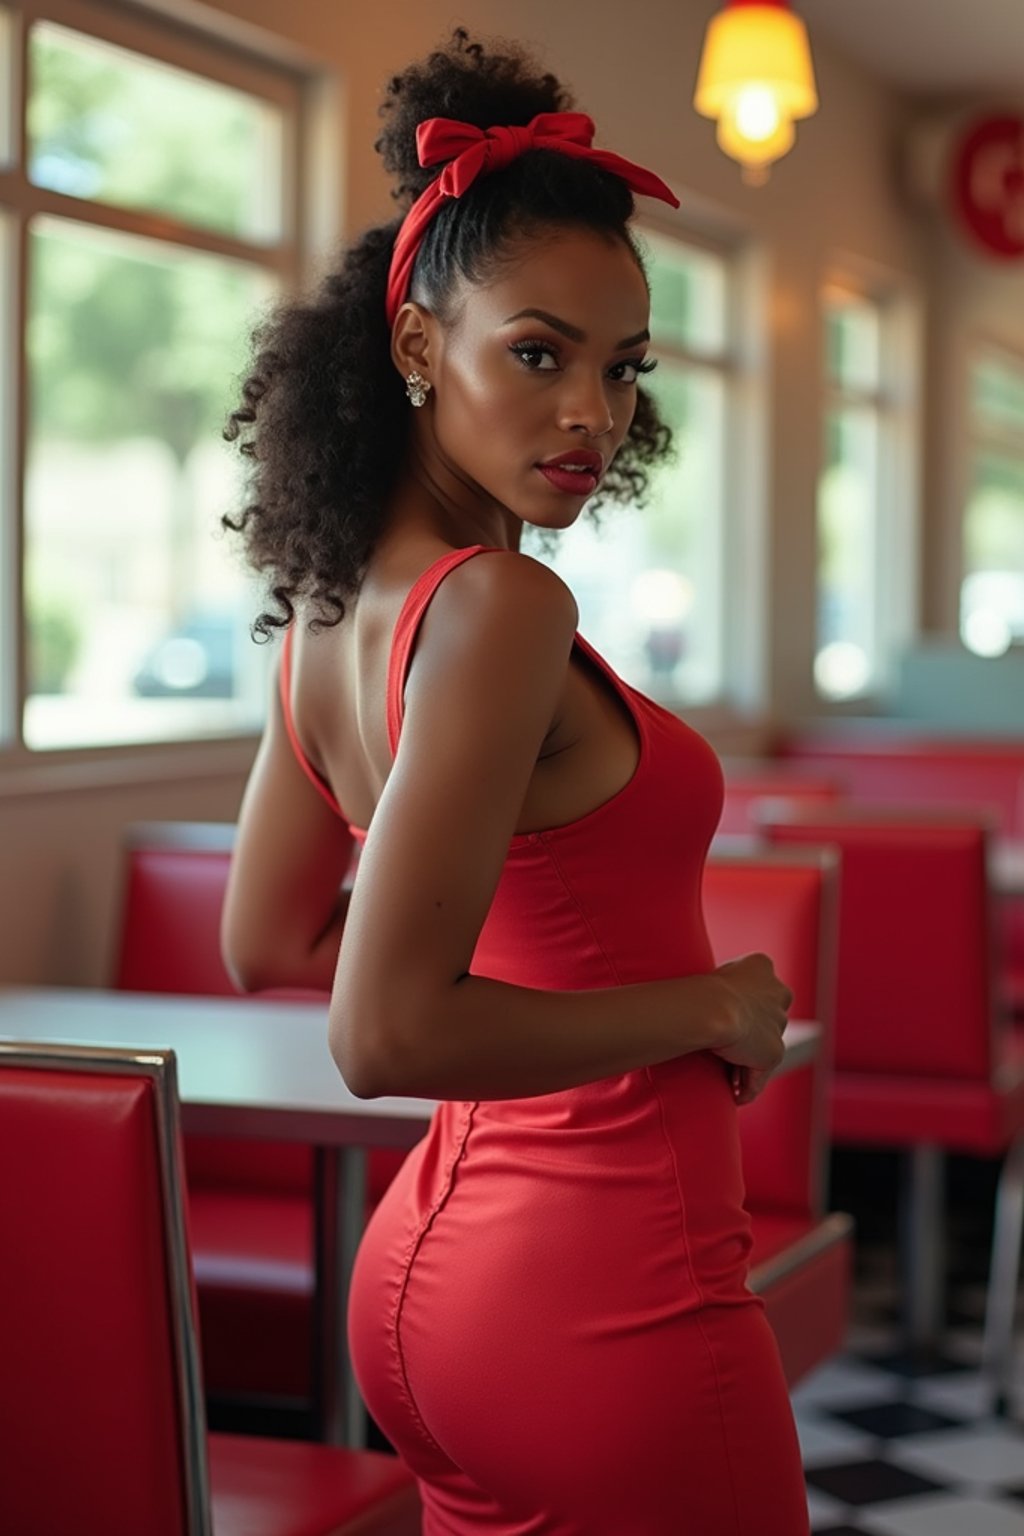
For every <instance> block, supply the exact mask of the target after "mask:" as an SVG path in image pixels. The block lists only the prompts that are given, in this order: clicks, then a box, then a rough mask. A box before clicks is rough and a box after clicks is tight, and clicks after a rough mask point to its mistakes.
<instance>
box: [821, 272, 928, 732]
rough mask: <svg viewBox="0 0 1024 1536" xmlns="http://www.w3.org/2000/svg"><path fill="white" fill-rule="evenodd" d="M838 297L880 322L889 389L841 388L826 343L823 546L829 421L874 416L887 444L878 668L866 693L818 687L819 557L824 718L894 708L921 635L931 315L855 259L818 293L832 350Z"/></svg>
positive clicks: (883, 377)
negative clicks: (851, 412)
mask: <svg viewBox="0 0 1024 1536" xmlns="http://www.w3.org/2000/svg"><path fill="white" fill-rule="evenodd" d="M830 292H836V293H840V294H844V295H846V296H848V297H849V298H850V299H852V300H855V301H856V302H858V303H864V304H868V305H870V306H872V308H874V310H875V311H876V313H877V316H878V327H879V382H878V384H877V386H876V387H874V388H862V387H858V386H852V385H845V386H844V385H842V384H839V383H838V382H837V381H835V380H834V379H832V378H831V377H830V376H829V372H828V367H827V363H828V359H827V354H826V350H825V347H824V344H822V346H821V354H820V359H821V360H820V367H821V374H820V379H821V384H820V401H821V411H820V420H819V434H820V439H819V440H820V455H821V456H820V460H819V469H818V477H817V485H816V492H815V522H814V527H815V537H816V538H817V535H818V530H819V527H820V524H819V517H820V510H819V507H820V502H819V498H820V487H821V481H822V477H823V475H824V473H825V449H826V437H825V425H826V422H827V420H828V417H829V416H830V414H831V413H832V412H833V411H835V410H840V409H842V408H844V407H846V408H852V409H859V410H867V411H870V412H871V413H872V414H873V416H874V418H875V421H876V440H877V457H876V464H875V475H874V486H873V492H874V494H873V501H872V546H873V549H872V556H873V558H872V570H871V586H872V598H871V602H872V610H873V611H872V616H871V636H872V655H871V658H870V659H871V663H872V667H871V671H870V673H869V677H868V681H867V683H866V685H865V687H864V688H863V689H860V690H858V691H857V692H855V693H851V694H848V695H844V696H842V697H830V696H829V695H828V694H826V693H825V692H824V691H823V690H822V689H820V688H819V686H818V684H817V682H816V681H815V679H814V677H813V665H814V662H815V661H816V659H817V655H818V649H819V631H818V606H819V591H820V587H819V564H818V559H817V556H816V558H815V568H814V609H813V612H814V621H813V632H812V644H811V664H812V676H811V689H812V696H813V698H814V709H815V712H816V713H819V714H844V713H845V714H855V715H862V714H865V713H872V712H875V711H877V710H879V709H881V708H883V707H884V705H885V703H886V700H887V697H888V695H889V694H890V693H891V690H892V688H893V687H894V685H895V683H896V679H897V674H898V669H899V655H900V651H901V649H903V648H905V647H906V646H907V645H908V644H909V643H910V642H911V641H912V640H914V639H915V638H916V637H917V635H918V633H919V631H920V583H919V572H918V566H919V560H920V538H921V534H920V527H921V506H920V501H921V494H920V483H921V463H922V441H921V437H922V411H921V399H920V389H921V366H920V363H921V356H922V350H923V343H922V338H923V307H922V304H921V301H920V298H919V296H918V295H917V293H916V292H915V291H914V289H913V288H912V287H911V286H910V284H909V283H907V281H906V280H905V279H903V278H899V277H894V276H891V275H890V274H888V273H885V272H880V271H879V270H878V269H877V268H874V267H867V266H865V265H864V264H861V263H858V262H852V261H850V260H849V259H845V260H843V259H836V260H833V262H832V263H831V265H829V266H827V267H826V269H825V271H824V273H823V275H822V278H821V280H820V282H819V285H818V301H819V316H820V323H821V337H822V343H824V337H825V333H826V304H827V300H828V296H829V293H830Z"/></svg>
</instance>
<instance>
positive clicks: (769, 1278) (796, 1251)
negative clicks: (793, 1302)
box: [748, 1211, 853, 1296]
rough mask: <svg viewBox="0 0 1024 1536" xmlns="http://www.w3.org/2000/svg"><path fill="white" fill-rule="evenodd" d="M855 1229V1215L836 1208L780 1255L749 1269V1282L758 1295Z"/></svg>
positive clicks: (832, 1246) (839, 1241) (833, 1245)
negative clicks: (848, 1214) (849, 1214)
mask: <svg viewBox="0 0 1024 1536" xmlns="http://www.w3.org/2000/svg"><path fill="white" fill-rule="evenodd" d="M852 1232H853V1217H852V1216H847V1215H846V1213H845V1211H833V1212H832V1214H831V1215H829V1216H826V1217H825V1218H824V1219H823V1220H822V1221H819V1223H818V1225H817V1226H816V1227H815V1228H814V1229H813V1230H812V1231H810V1232H808V1233H807V1234H806V1236H804V1237H801V1238H799V1239H798V1240H797V1241H796V1242H795V1243H791V1244H790V1245H789V1247H788V1248H785V1249H784V1250H783V1252H782V1253H781V1254H779V1255H778V1257H776V1258H774V1259H766V1260H765V1261H764V1263H763V1264H758V1265H755V1267H754V1268H753V1269H752V1270H751V1271H750V1277H749V1280H748V1284H749V1286H750V1289H751V1290H752V1291H753V1292H754V1294H755V1296H759V1295H760V1294H761V1292H762V1291H763V1290H765V1289H766V1288H767V1287H768V1286H770V1285H775V1284H776V1283H777V1282H778V1281H779V1280H784V1279H785V1278H786V1276H787V1275H789V1274H792V1273H793V1272H794V1271H795V1270H798V1269H801V1268H802V1267H803V1265H804V1264H806V1263H808V1262H809V1261H810V1260H811V1259H816V1258H818V1257H819V1255H820V1254H823V1253H826V1252H827V1251H828V1249H829V1248H834V1247H835V1246H836V1244H837V1243H841V1242H844V1241H845V1240H846V1238H848V1237H850V1236H851V1234H852Z"/></svg>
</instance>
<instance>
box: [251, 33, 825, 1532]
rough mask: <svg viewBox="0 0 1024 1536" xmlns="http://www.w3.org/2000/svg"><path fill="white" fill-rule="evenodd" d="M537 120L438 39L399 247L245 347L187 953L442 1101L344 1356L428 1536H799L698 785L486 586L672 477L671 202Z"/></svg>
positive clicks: (352, 1064)
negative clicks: (248, 482)
mask: <svg viewBox="0 0 1024 1536" xmlns="http://www.w3.org/2000/svg"><path fill="white" fill-rule="evenodd" d="M567 104H568V102H567V97H566V95H565V93H564V92H563V90H562V89H561V87H560V86H559V84H558V82H557V81H556V80H555V79H554V78H553V77H552V76H550V75H539V74H538V73H537V72H536V70H535V69H534V68H533V66H532V65H531V64H530V63H529V61H527V60H526V59H524V58H523V57H522V56H521V55H520V54H518V53H517V52H515V51H513V50H507V51H506V52H504V53H500V54H488V53H485V52H484V51H483V49H481V48H480V47H479V46H477V45H471V44H469V43H468V41H467V39H466V36H465V34H464V33H461V32H460V33H456V34H455V38H454V41H453V43H452V45H451V46H450V47H449V49H448V50H446V51H445V52H441V53H436V54H434V55H432V56H431V57H430V58H429V59H428V60H427V61H426V62H425V63H424V64H422V65H419V66H414V67H412V68H410V69H408V70H406V71H405V73H404V74H401V75H399V76H397V77H395V79H393V80H392V82H391V84H390V87H389V99H388V102H387V105H386V107H385V108H384V109H383V111H384V112H385V113H386V115H387V117H388V122H387V126H386V128H385V131H384V133H383V135H382V138H381V140H380V141H379V144H378V148H379V149H380V150H381V152H382V153H383V157H384V161H385V164H386V165H387V167H388V168H389V170H391V171H392V172H395V173H397V176H398V189H397V196H398V197H399V199H400V200H401V201H402V203H403V204H404V205H405V206H406V208H408V207H409V205H410V204H412V208H411V211H410V212H408V213H407V215H406V216H405V218H404V219H402V220H400V221H398V222H397V223H396V224H392V225H390V226H388V227H387V228H385V229H380V230H373V231H370V232H369V233H368V234H367V235H366V236H364V238H363V239H362V241H361V242H360V243H359V244H358V245H356V246H355V247H354V248H353V249H352V250H351V251H350V252H349V254H348V255H347V257H346V260H345V264H344V266H343V267H342V269H341V271H340V273H338V274H337V275H336V276H333V277H330V278H328V279H327V281H326V283H325V285H324V287H323V290H322V293H321V295H320V296H319V298H318V299H317V301H316V302H313V303H307V304H299V305H293V306H291V307H289V308H287V309H285V310H283V311H282V312H280V313H279V314H278V315H277V316H276V317H274V318H272V319H271V321H270V322H269V324H268V326H267V328H266V329H265V331H264V333H263V335H262V338H261V342H262V351H261V353H260V355H259V357H258V359H257V362H256V366H255V369H254V373H253V375H252V377H251V378H250V379H249V381H248V383H247V385H246V388H245V404H244V405H243V407H242V408H241V409H240V410H239V411H237V412H235V414H234V417H233V423H234V425H233V428H232V429H231V430H232V433H233V435H235V436H238V435H239V434H242V436H243V451H245V452H248V453H249V454H250V455H251V456H252V457H253V460H254V476H255V479H254V489H255V497H254V500H253V502H252V505H250V506H249V507H248V508H247V510H246V512H245V514H244V515H243V517H242V519H241V521H240V524H239V525H238V526H240V527H241V528H242V529H243V531H244V533H245V536H246V539H247V542H248V550H249V554H250V557H251V559H252V560H253V562H254V563H255V564H256V565H257V566H258V567H259V568H261V569H264V570H267V571H269V572H270V573H271V581H272V591H273V595H274V598H275V600H276V603H277V608H278V610H279V611H277V612H268V613H266V614H263V615H262V616H261V619H260V621H258V622H259V625H260V626H262V628H263V629H264V632H266V631H267V630H268V629H269V628H270V627H273V626H282V625H289V626H290V627H289V628H288V629H287V633H286V636H285V650H284V655H283V658H282V667H281V690H280V694H279V697H278V699H277V701H276V703H275V707H274V709H273V711H272V713H271V718H270V721H269V723H268V726H267V730H266V734H265V737H264V740H263V743H262V746H261V748H260V752H259V756H258V758H257V761H256V764H255V767H254V769H253V773H252V777H251V779H250V783H249V786H248V789H247V791H246V796H245V801H244V804H243V808H242V813H241V820H240V828H239V841H238V851H237V854H236V858H235V863H234V868H233V872H232V881H231V887H230V891H229V897H228V903H227V909H226V914H225V924H224V945H225V952H226V955H227V957H228V960H229V963H230V964H231V966H232V968H233V970H234V972H235V974H236V975H237V976H238V978H239V979H240V981H241V982H242V983H243V984H246V985H249V986H264V985H276V986H282V985H313V986H315V985H322V986H324V987H330V988H331V990H332V999H331V1011H330V1039H331V1049H332V1052H333V1054H334V1057H335V1060H336V1061H337V1063H338V1066H339V1068H340V1070H341V1072H342V1073H343V1075H344V1077H345V1079H346V1081H347V1083H348V1084H349V1086H350V1087H351V1089H352V1090H353V1091H354V1092H355V1093H357V1094H360V1095H376V1094H395V1093H397V1094H414V1095H427V1096H431V1097H436V1098H438V1099H440V1100H442V1101H443V1102H442V1103H441V1106H440V1108H439V1110H438V1112H437V1114H436V1116H435V1118H434V1120H433V1122H432V1125H431V1128H430V1131H429V1133H428V1135H427V1136H426V1138H425V1140H424V1141H423V1142H422V1143H421V1144H420V1146H419V1147H417V1148H416V1150H415V1151H414V1152H413V1153H412V1154H411V1155H410V1156H409V1158H408V1159H407V1161H406V1162H405V1164H404V1166H403V1167H402V1169H401V1172H400V1173H399V1174H398V1176H397V1178H396V1179H395V1181H394V1182H393V1184H392V1185H391V1187H390V1189H389V1190H388V1193H387V1195H386V1196H385V1198H384V1200H383V1201H382V1203H381V1204H380V1206H379V1207H378V1209H377V1211H376V1213H375V1215H374V1217H373V1219H372V1221H371V1223H370V1225H369V1228H368V1230H367V1233H366V1235H365V1238H364V1241H363V1245H362V1247H361V1250H360V1256H359V1259H358V1262H357V1266H356V1273H355V1276H354V1281H353V1289H352V1297H351V1306H350V1319H349V1323H350V1333H351V1341H352V1349H353V1354H354V1359H355V1364H356V1369H357V1373H358V1376H359V1380H360V1383H361V1386H362V1389H363V1392H364V1395H365V1397H366V1400H367V1403H368V1405H369V1407H370V1409H371V1411H372V1413H373V1414H374V1416H375V1418H376V1419H377V1421H378V1422H379V1424H380V1425H381V1427H382V1428H383V1430H384V1431H385V1433H386V1434H387V1435H388V1436H389V1437H390V1439H391V1440H392V1441H393V1442H394V1444H395V1445H396V1447H397V1448H398V1450H399V1451H400V1453H401V1454H402V1455H403V1456H404V1457H405V1459H406V1460H407V1461H408V1462H409V1464H410V1465H411V1467H412V1468H413V1470H414V1471H415V1472H416V1474H417V1476H418V1477H419V1478H420V1480H421V1486H422V1490H423V1499H424V1509H425V1523H424V1530H425V1532H426V1533H427V1536H441V1533H468V1532H493V1533H500V1536H512V1533H527V1532H530V1533H535V1532H536V1533H552V1536H682V1533H692V1536H727V1533H728V1536H739V1533H742V1536H752V1533H754V1532H756V1533H757V1536H799V1533H800V1532H802V1531H805V1530H806V1528H807V1516H806V1506H805V1501H804V1494H803V1481H802V1476H801V1470H800V1461H799V1455H798V1450H797V1444H796V1438H795V1434H794V1429H793V1422H792V1416H791V1413H790V1409H789V1403H788V1398H787V1395H786V1391H785V1386H784V1383H783V1378H782V1373H781V1369H780V1365H779V1360H778V1355H777V1351H776V1348H775V1343H774V1339H773V1337H772V1335H771V1332H770V1329H769V1328H768V1325H767V1323H766V1320H765V1317H764V1313H763V1309H762V1306H761V1303H760V1302H759V1301H758V1300H757V1299H756V1298H754V1297H753V1296H751V1295H750V1293H749V1292H748V1291H747V1289H746V1285H745V1274H746V1261H747V1255H748V1252H749V1243H750V1239H749V1230H748V1221H747V1218H746V1216H745V1213H744V1211H743V1209H742V1180H741V1175H740V1168H739V1156H738V1147H737V1135H736V1108H737V1103H744V1102H746V1101H747V1100H749V1099H750V1098H752V1097H753V1096H754V1095H755V1094H756V1093H757V1092H758V1091H759V1090H760V1088H761V1087H762V1086H763V1085H764V1082H765V1081H766V1079H767V1077H768V1075H769V1074H770V1072H771V1070H772V1069H773V1068H774V1067H775V1066H776V1065H777V1063H778V1061H779V1060H780V1058H781V1054H782V1042H781V1036H782V1031H783V1029H784V1027H785V1014H786V1009H787V1007H788V1006H789V1002H790V994H789V992H788V990H787V989H786V988H785V986H784V985H783V984H782V983H781V982H780V981H779V980H778V979H777V978H776V977H775V975H774V972H773V970H772V966H771V963H770V962H769V961H768V960H767V959H766V958H765V957H764V956H747V957H746V958H744V959H740V960H736V961H733V962H731V963H729V964H727V965H724V966H720V967H718V968H717V969H716V968H715V967H714V962H713V959H712V956H711V952H710V948H709V945H708V941H707V937H706V933H705V930H704V924H703V920H702V917H701V909H700V881H701V869H702V864H703V859H704V855H705V852H706V849H707V845H708V843H709V841H710V838H711V835H712V833H713V830H714V826H715V823H716V820H717V818H718V814H719V811H720V806H721V794H722V788H721V776H720V771H719V768H718V764H717V761H716V759H715V758H714V755H713V753H712V751H711V749H710V748H709V747H708V746H707V744H706V743H705V742H703V741H702V740H701V738H700V737H698V736H697V735H696V734H695V733H694V732H692V731H691V730H689V729H688V727H686V726H685V725H684V724H683V723H682V722H681V721H680V720H678V719H677V718H676V717H674V716H672V715H670V714H668V713H667V712H666V711H664V710H662V709H660V708H658V706H656V705H655V704H653V703H651V702H650V701H649V700H647V699H645V698H644V697H643V696H642V695H640V694H638V693H636V692H635V691H634V690H633V689H631V688H628V687H627V686H626V685H625V684H624V683H623V682H622V681H621V680H620V679H619V678H618V677H616V675H615V674H614V673H613V672H612V671H611V669H610V668H609V667H608V665H607V664H606V663H605V662H604V661H603V660H602V659H601V657H600V656H598V655H597V653H596V652H594V651H593V650H592V648H591V647H590V646H589V645H588V644H587V643H586V641H585V640H583V639H582V637H580V636H579V635H578V634H577V633H576V619H577V613H576V606H575V603H574V601H573V598H572V596H571V594H570V592H569V591H568V590H567V588H566V587H565V585H564V584H563V583H562V582H561V581H560V580H559V578H558V577H557V576H556V575H555V574H554V573H553V572H552V571H551V570H549V569H548V568H547V567H545V566H544V565H542V564H540V563H538V562H536V561H534V560H532V559H530V558H529V557H527V556H525V555H522V554H520V553H519V552H518V550H519V543H520V537H521V534H522V530H523V527H524V526H526V525H528V526H530V527H534V528H540V529H546V530H556V529H560V528H565V527H567V526H569V525H570V524H571V523H573V522H574V521H575V519H576V518H577V517H578V516H579V515H580V513H581V511H582V510H583V507H584V504H585V503H586V502H587V500H588V498H590V497H591V496H593V495H594V493H595V492H598V493H601V492H603V493H604V495H605V496H609V497H614V496H618V497H620V498H624V497H635V496H637V495H638V494H640V493H642V491H643V488H644V483H645V478H646V476H645V467H646V466H647V465H648V464H650V463H653V462H656V461H657V459H658V458H659V457H660V456H661V455H662V454H663V453H664V452H665V450H666V448H667V443H668V434H667V432H666V431H665V429H664V427H663V426H662V425H661V424H660V423H659V421H658V419H657V415H656V412H655V409H654V406H653V403H652V402H651V400H650V399H649V398H648V397H646V396H645V395H644V394H642V393H641V392H640V391H639V390H638V379H639V377H640V376H641V374H642V373H643V372H644V371H645V370H646V369H647V368H649V367H650V366H652V365H651V364H650V363H649V362H648V361H647V360H646V357H645V352H646V347H647V342H648V339H649V337H648V309H649V297H648V288H647V282H646V279H645V276H644V271H643V265H642V261H641V258H640V255H639V253H638V250H637V247H636V245H635V243H634V239H633V236H632V235H631V233H630V230H629V222H628V221H629V219H630V216H631V215H632V212H633V190H637V191H641V192H643V193H646V194H652V195H655V196H660V197H663V198H665V199H667V200H670V201H674V199H673V198H672V194H671V193H670V192H669V191H668V189H667V188H666V187H665V186H664V185H663V183H661V182H659V181H658V179H657V178H656V177H654V176H653V175H651V173H650V172H645V171H643V170H641V169H640V168H639V167H636V166H632V165H630V164H629V163H628V162H626V161H623V160H620V159H619V158H618V157H616V156H614V155H610V154H607V153H605V152H600V151H593V150H592V149H591V148H590V147H589V145H590V133H591V131H592V125H591V124H590V123H589V120H587V119H583V118H580V117H579V116H578V115H577V114H566V112H565V108H566V106H567ZM548 114H555V116H553V117H552V116H549V115H548ZM438 120H440V121H438ZM417 145H418V147H417ZM403 386H404V387H403ZM293 617H294V618H295V620H296V622H295V623H294V624H292V623H291V621H292V619H293ZM341 807H344V812H342V811H341ZM367 829H368V830H367ZM353 838H355V839H357V840H359V841H360V842H364V841H365V847H364V849H363V852H362V855H361V860H360V865H359V873H358V879H357V881H356V885H355V889H354V891H353V893H352V897H351V902H350V903H348V904H346V902H345V901H344V899H342V900H341V901H339V898H338V889H339V886H340V883H341V879H342V876H343V874H344V872H345V869H346V867H347V865H348V862H349V856H350V849H351V840H352V839H353ZM339 943H340V955H339V954H338V946H339ZM336 957H337V965H336V967H335V959H336Z"/></svg>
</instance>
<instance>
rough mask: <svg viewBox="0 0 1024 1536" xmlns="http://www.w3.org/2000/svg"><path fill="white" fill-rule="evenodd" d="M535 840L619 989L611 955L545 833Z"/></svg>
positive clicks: (619, 984)
mask: <svg viewBox="0 0 1024 1536" xmlns="http://www.w3.org/2000/svg"><path fill="white" fill-rule="evenodd" d="M537 838H538V841H539V842H540V844H541V846H542V847H543V848H544V850H545V852H546V853H547V856H548V859H549V860H550V862H551V865H552V868H553V869H554V871H555V874H556V875H557V876H558V878H559V880H560V881H561V883H562V889H563V890H564V891H565V894H566V895H567V896H568V898H569V900H570V901H571V902H572V904H573V906H574V907H575V908H576V911H577V912H578V913H579V916H580V918H581V920H582V922H583V923H584V924H585V926H586V929H587V932H588V933H589V934H590V937H591V939H592V940H593V941H594V945H595V947H596V949H597V952H598V954H599V955H600V956H601V959H602V960H603V961H604V963H605V965H606V966H607V968H608V972H609V974H610V976H611V977H612V980H613V981H614V982H615V983H616V985H617V986H620V987H621V986H622V985H623V981H622V977H621V976H620V975H619V972H618V969H617V968H616V965H615V962H614V961H613V960H612V957H611V955H610V954H609V953H608V951H607V950H606V949H605V947H604V944H603V943H602V942H601V939H600V938H599V936H598V933H597V929H596V928H595V927H594V923H593V919H592V918H591V915H590V913H589V912H588V911H587V910H586V908H585V907H584V905H583V903H582V902H581V901H580V899H579V897H578V896H577V894H576V892H575V891H574V890H573V887H572V886H571V885H570V883H569V881H568V879H567V878H566V875H565V871H564V870H563V868H562V866H561V863H560V862H559V859H558V855H557V854H556V852H555V850H554V848H553V847H552V845H551V844H550V843H549V842H548V840H547V833H545V832H538V833H537Z"/></svg>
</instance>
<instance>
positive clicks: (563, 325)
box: [504, 309, 651, 352]
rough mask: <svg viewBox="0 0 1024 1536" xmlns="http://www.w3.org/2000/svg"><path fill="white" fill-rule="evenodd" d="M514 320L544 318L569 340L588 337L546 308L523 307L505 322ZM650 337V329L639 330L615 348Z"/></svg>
mask: <svg viewBox="0 0 1024 1536" xmlns="http://www.w3.org/2000/svg"><path fill="white" fill-rule="evenodd" d="M513 320H543V322H544V324H545V325H550V327H551V329H552V330H553V331H560V332H561V334H562V335H563V336H565V337H566V338H567V339H568V340H569V341H577V342H579V341H586V339H587V336H586V332H585V331H581V330H580V329H579V327H578V326H575V325H570V324H569V322H568V320H559V318H558V316H557V315H551V314H549V313H548V311H547V310H546V309H521V310H519V312H518V313H517V314H514V315H509V317H508V319H507V320H506V321H505V322H504V324H505V325H511V324H512V321H513ZM650 339H651V333H650V331H637V333H636V335H635V336H627V337H626V339H625V340H624V341H620V342H618V343H617V344H616V346H615V348H614V350H615V351H616V352H623V351H625V349H626V347H638V346H640V344H641V342H644V341H650Z"/></svg>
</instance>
